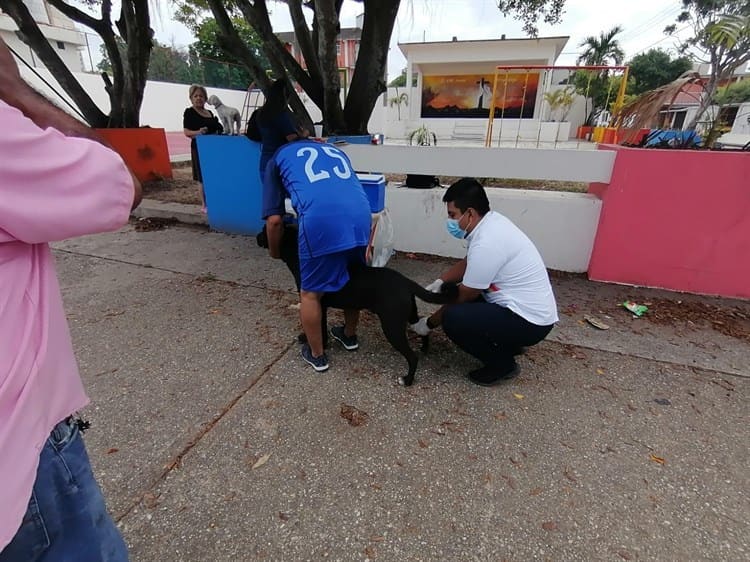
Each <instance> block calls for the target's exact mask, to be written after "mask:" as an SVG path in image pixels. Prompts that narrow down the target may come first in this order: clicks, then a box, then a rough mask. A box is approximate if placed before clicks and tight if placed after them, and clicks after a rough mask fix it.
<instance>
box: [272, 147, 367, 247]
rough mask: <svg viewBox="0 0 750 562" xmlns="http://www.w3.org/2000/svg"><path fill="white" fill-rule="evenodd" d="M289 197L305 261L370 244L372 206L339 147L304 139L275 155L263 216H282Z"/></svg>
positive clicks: (280, 149)
mask: <svg viewBox="0 0 750 562" xmlns="http://www.w3.org/2000/svg"><path fill="white" fill-rule="evenodd" d="M287 195H288V196H289V198H290V199H291V201H292V207H294V210H295V212H296V213H297V216H298V220H299V253H300V257H301V258H304V257H318V256H322V255H325V254H331V253H333V252H340V251H343V250H348V249H350V248H355V247H357V246H366V245H367V242H368V241H369V238H370V225H371V221H372V216H371V213H370V203H369V201H368V199H367V196H366V195H365V192H364V189H362V185H361V184H360V183H359V180H358V179H357V176H356V174H355V173H354V169H353V168H352V164H351V162H350V161H349V158H348V157H347V155H346V154H345V153H344V152H342V151H341V150H339V149H338V148H336V147H335V146H333V145H330V144H323V143H320V142H313V141H307V140H300V141H294V142H291V143H289V144H286V145H284V146H282V147H281V148H279V150H277V151H276V154H274V156H273V158H272V159H271V161H270V162H269V164H268V168H267V169H266V175H265V179H264V183H263V218H266V217H268V216H270V215H283V214H284V198H285V197H286V196H287Z"/></svg>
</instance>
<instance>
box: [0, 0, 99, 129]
mask: <svg viewBox="0 0 750 562" xmlns="http://www.w3.org/2000/svg"><path fill="white" fill-rule="evenodd" d="M3 11H4V12H5V13H6V14H8V15H9V16H10V17H11V18H12V19H13V21H14V22H15V23H16V25H17V26H18V30H19V32H20V34H21V36H22V37H23V40H24V41H25V42H26V43H27V44H28V45H29V46H30V47H31V48H32V49H33V50H34V52H35V53H36V54H37V56H38V57H39V58H40V59H41V61H42V63H44V66H46V67H47V69H48V70H49V71H50V72H51V73H52V76H54V77H55V80H57V82H58V83H59V84H60V86H62V88H63V90H65V92H66V93H67V94H68V95H69V96H70V98H71V99H72V100H73V102H74V103H75V104H76V105H77V106H78V109H80V110H81V113H83V116H84V118H85V119H86V121H87V122H88V123H89V125H91V126H92V127H106V126H107V115H106V114H105V113H104V112H103V111H102V110H101V109H99V107H98V106H97V105H96V104H95V103H94V101H93V100H92V99H91V97H90V96H89V95H88V93H87V92H86V90H84V89H83V87H82V86H81V85H80V84H79V83H78V80H76V78H75V77H74V76H73V73H72V72H71V71H70V69H68V67H67V66H66V65H65V63H64V62H63V61H62V59H61V58H60V56H59V55H58V54H57V52H55V50H54V49H53V48H52V45H50V43H49V41H47V38H46V37H45V36H44V35H43V34H42V32H41V30H40V29H39V26H38V25H37V23H36V21H34V17H33V16H32V15H31V13H30V12H29V9H28V8H27V7H26V5H25V4H24V2H23V0H4V1H3Z"/></svg>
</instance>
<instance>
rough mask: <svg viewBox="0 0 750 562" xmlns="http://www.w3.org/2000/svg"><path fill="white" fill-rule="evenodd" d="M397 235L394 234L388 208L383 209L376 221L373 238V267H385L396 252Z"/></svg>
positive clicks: (371, 262)
mask: <svg viewBox="0 0 750 562" xmlns="http://www.w3.org/2000/svg"><path fill="white" fill-rule="evenodd" d="M394 245H395V236H394V234H393V221H391V216H390V215H389V214H388V209H383V211H382V212H381V213H380V216H379V217H378V222H376V223H375V235H374V236H373V238H372V257H371V261H370V265H371V266H372V267H384V266H385V264H387V263H388V260H389V259H391V256H392V255H393V254H394V253H395V250H394V249H393V246H394Z"/></svg>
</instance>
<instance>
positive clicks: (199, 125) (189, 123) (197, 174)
mask: <svg viewBox="0 0 750 562" xmlns="http://www.w3.org/2000/svg"><path fill="white" fill-rule="evenodd" d="M189 93H190V103H192V106H191V107H188V108H187V109H186V110H185V113H183V114H182V127H183V132H184V133H185V136H186V137H188V138H189V139H192V140H191V142H190V157H191V159H192V161H193V179H194V180H195V181H198V182H200V184H201V203H202V208H201V210H202V211H203V212H204V213H205V212H206V195H205V193H204V192H203V176H202V174H201V165H200V161H199V160H198V149H197V147H196V143H195V137H197V136H198V135H216V134H221V133H222V132H224V129H223V127H222V126H221V123H219V120H218V119H217V118H216V116H215V115H214V114H213V113H211V112H210V111H209V110H208V109H206V107H205V105H206V99H208V95H207V93H206V88H204V87H203V86H198V85H197V84H193V85H192V86H190V91H189Z"/></svg>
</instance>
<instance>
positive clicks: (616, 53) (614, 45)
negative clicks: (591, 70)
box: [576, 25, 625, 66]
mask: <svg viewBox="0 0 750 562" xmlns="http://www.w3.org/2000/svg"><path fill="white" fill-rule="evenodd" d="M620 32H622V27H621V26H619V25H616V26H614V27H613V28H612V29H610V30H609V31H607V32H604V31H602V32H600V33H599V37H594V36H593V35H589V36H588V37H586V39H584V40H583V41H582V42H581V44H580V45H578V46H579V47H582V48H583V52H582V53H581V54H580V55H579V57H578V59H576V64H581V63H584V64H587V65H591V66H603V65H606V64H608V63H610V62H613V63H614V64H622V61H623V60H625V52H624V51H623V50H622V47H620V42H619V41H618V40H617V39H615V36H616V35H617V34H618V33H620Z"/></svg>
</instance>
